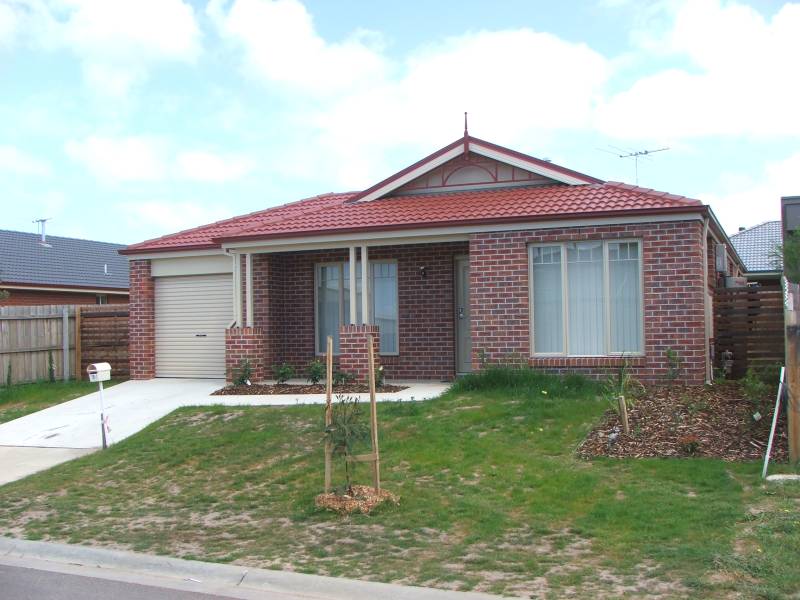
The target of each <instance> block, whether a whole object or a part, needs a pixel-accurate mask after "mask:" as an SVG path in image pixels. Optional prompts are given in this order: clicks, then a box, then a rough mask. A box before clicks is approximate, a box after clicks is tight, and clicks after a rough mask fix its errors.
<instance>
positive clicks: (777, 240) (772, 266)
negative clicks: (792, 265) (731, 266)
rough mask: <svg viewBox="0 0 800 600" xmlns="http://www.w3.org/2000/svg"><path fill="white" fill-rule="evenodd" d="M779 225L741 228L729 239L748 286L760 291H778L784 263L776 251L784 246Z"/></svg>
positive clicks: (777, 223)
mask: <svg viewBox="0 0 800 600" xmlns="http://www.w3.org/2000/svg"><path fill="white" fill-rule="evenodd" d="M782 231H783V229H782V225H781V222H780V221H766V222H765V223H761V224H760V225H756V226H754V227H750V228H746V227H740V228H739V231H738V232H737V233H734V234H733V235H732V236H731V243H732V244H733V247H734V248H735V249H736V252H737V253H738V254H739V256H740V257H741V259H742V261H743V262H744V267H745V271H746V272H745V275H746V276H747V280H748V281H749V282H756V283H759V284H760V285H762V286H763V287H780V285H781V273H782V272H783V260H782V259H781V256H780V253H779V252H778V249H779V248H780V245H781V244H782V243H783V233H782Z"/></svg>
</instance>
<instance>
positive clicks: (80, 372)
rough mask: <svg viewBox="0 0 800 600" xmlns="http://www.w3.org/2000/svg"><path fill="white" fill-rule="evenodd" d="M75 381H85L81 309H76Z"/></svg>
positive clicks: (78, 307) (77, 307)
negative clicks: (82, 356) (82, 364)
mask: <svg viewBox="0 0 800 600" xmlns="http://www.w3.org/2000/svg"><path fill="white" fill-rule="evenodd" d="M75 379H77V380H78V381H80V380H81V379H83V369H82V368H81V307H80V306H76V307H75Z"/></svg>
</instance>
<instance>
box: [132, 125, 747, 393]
mask: <svg viewBox="0 0 800 600" xmlns="http://www.w3.org/2000/svg"><path fill="white" fill-rule="evenodd" d="M718 245H721V246H723V247H730V240H728V238H727V236H726V234H725V232H724V231H723V229H722V228H721V227H720V225H719V223H718V221H717V219H716V218H715V216H714V214H713V213H712V211H711V210H710V208H709V207H708V206H706V205H704V204H702V203H701V202H699V201H698V200H692V199H689V198H685V197H683V196H677V195H673V194H667V193H664V192H657V191H653V190H650V189H643V188H640V187H635V186H632V185H625V184H622V183H613V182H606V181H602V180H600V179H597V178H595V177H591V176H589V175H584V174H582V173H579V172H576V171H573V170H571V169H568V168H564V167H561V166H558V165H556V164H553V163H552V162H550V161H545V160H540V159H537V158H534V157H532V156H528V155H525V154H521V153H519V152H516V151H514V150H510V149H508V148H503V147H501V146H498V145H496V144H493V143H489V142H486V141H483V140H480V139H477V138H474V137H472V136H470V135H468V134H467V133H466V132H465V135H464V137H463V138H460V139H458V140H456V141H455V142H453V143H452V144H449V145H448V146H445V147H444V148H442V149H440V150H438V151H436V152H434V153H433V154H431V155H430V156H427V157H426V158H423V159H422V160H420V161H419V162H417V163H415V164H413V165H411V166H409V167H407V168H405V169H403V170H401V171H399V172H397V173H395V174H394V175H392V176H390V177H388V178H386V179H384V180H383V181H380V182H378V183H376V184H375V185H373V186H371V187H369V188H368V189H366V190H363V191H360V192H349V193H328V194H321V195H319V196H315V197H313V198H307V199H305V200H300V201H298V202H294V203H291V204H285V205H282V206H277V207H274V208H270V209H267V210H263V211H260V212H255V213H251V214H248V215H243V216H240V217H236V218H232V219H228V220H225V221H220V222H217V223H212V224H210V225H205V226H202V227H197V228H195V229H190V230H187V231H182V232H179V233H175V234H172V235H167V236H164V237H161V238H158V239H154V240H150V241H146V242H142V243H139V244H134V245H132V246H129V247H128V248H126V249H125V250H123V251H122V253H123V254H125V255H127V256H128V257H129V259H130V271H131V319H130V327H131V330H130V345H131V347H130V356H131V374H132V376H133V377H134V378H139V379H145V378H151V377H226V376H227V377H228V378H229V379H230V377H231V374H232V373H233V371H234V369H236V368H237V365H239V364H240V363H241V361H243V360H245V359H247V360H249V361H250V363H251V366H252V367H253V369H254V378H255V379H261V378H268V377H269V375H270V367H271V366H272V365H274V364H277V363H283V362H286V363H289V364H291V365H293V366H294V367H295V368H298V369H302V368H304V366H305V365H307V364H308V363H309V362H310V361H312V360H313V359H314V358H315V357H320V356H321V355H322V354H323V353H324V351H325V346H326V338H327V336H332V337H333V340H334V346H335V353H336V359H337V361H338V365H339V367H340V368H341V369H342V370H344V371H348V372H352V373H356V374H358V375H360V376H363V375H364V374H365V373H366V366H365V348H366V342H365V336H366V335H367V334H369V333H371V334H373V335H374V336H375V338H376V340H377V341H376V343H377V347H378V350H379V360H380V363H381V364H382V365H383V367H384V369H385V373H386V376H387V377H388V378H392V379H431V380H434V379H435V380H449V379H452V378H454V377H455V376H456V375H457V374H460V373H466V372H469V371H472V370H476V369H480V368H481V367H483V366H484V365H487V364H493V363H499V362H503V361H509V360H514V361H518V360H520V359H521V360H524V361H526V362H527V363H528V364H530V365H531V366H533V367H537V368H544V369H548V370H553V371H578V372H583V373H587V374H589V375H603V374H605V373H607V372H609V370H610V369H615V368H617V367H619V366H620V365H622V364H623V363H625V362H627V363H628V364H630V366H631V368H632V371H633V373H634V375H635V376H637V377H639V378H640V379H642V380H644V381H655V380H658V379H660V378H662V377H663V376H664V375H665V373H666V372H667V368H668V361H667V358H666V354H665V353H666V350H667V349H668V348H671V349H673V350H675V351H676V352H677V354H678V356H679V357H680V359H681V369H682V373H681V379H682V380H683V381H686V382H688V383H702V382H703V381H705V380H707V379H709V378H710V377H711V372H712V370H711V363H710V359H709V357H710V354H711V351H710V343H711V338H712V337H713V332H712V328H713V324H712V319H711V315H712V314H713V313H712V302H713V287H714V285H715V281H716V273H714V268H715V258H714V256H713V254H714V250H715V248H716V247H717V246H718ZM727 260H728V262H729V265H728V266H727V269H728V270H730V271H732V272H733V273H734V274H736V273H738V272H739V271H740V270H741V269H742V268H743V265H742V264H741V260H740V259H739V257H738V256H737V255H736V252H735V251H733V250H731V251H730V252H729V253H728V258H727Z"/></svg>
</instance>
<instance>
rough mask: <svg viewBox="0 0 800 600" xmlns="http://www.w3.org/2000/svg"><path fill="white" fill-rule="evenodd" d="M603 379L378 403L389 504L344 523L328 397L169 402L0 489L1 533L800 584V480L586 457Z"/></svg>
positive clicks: (282, 565) (334, 564)
mask: <svg viewBox="0 0 800 600" xmlns="http://www.w3.org/2000/svg"><path fill="white" fill-rule="evenodd" d="M597 391H598V390H597V389H596V387H595V386H594V384H592V383H590V382H587V381H586V380H583V379H580V378H567V379H558V378H554V377H547V376H543V375H541V374H538V373H532V372H525V373H524V374H508V373H502V372H499V371H498V372H491V373H489V374H488V375H486V377H485V378H483V379H482V378H479V377H469V378H465V379H463V380H460V381H459V382H458V383H457V384H456V385H455V386H454V388H453V390H451V391H450V392H449V393H447V394H446V395H445V396H444V397H442V398H440V399H439V400H436V401H432V402H425V403H402V404H380V405H379V419H380V435H381V454H382V472H383V481H384V486H385V487H386V488H387V489H389V490H391V491H393V492H395V493H396V494H398V495H399V496H400V505H399V506H398V507H387V508H385V509H381V510H380V511H378V512H377V513H376V514H373V515H372V516H361V515H355V516H351V517H348V518H343V517H339V516H336V515H333V514H331V513H327V512H322V511H319V510H317V509H315V508H314V496H315V495H316V494H317V493H319V491H320V488H321V486H322V475H323V473H322V465H323V457H322V433H321V429H322V410H321V408H320V407H305V406H298V407H287V408H269V407H264V408H261V407H259V408H239V407H236V408H231V407H210V408H209V407H204V408H186V409H180V410H178V411H176V412H174V413H172V414H171V415H169V416H167V417H165V418H164V419H162V420H161V421H159V422H157V423H155V424H153V425H151V426H150V427H148V428H147V429H146V430H144V431H143V432H141V433H140V434H138V435H135V436H133V437H131V438H128V439H127V440H125V441H124V442H122V443H120V444H118V445H116V446H114V447H112V448H111V449H110V450H108V451H106V452H100V453H96V454H93V455H90V456H87V457H84V458H82V459H79V460H77V461H73V462H72V463H68V464H65V465H62V466H59V467H56V468H54V469H52V470H50V471H47V472H44V473H41V474H38V475H34V476H32V477H30V478H28V479H25V480H23V481H19V482H15V483H12V484H9V485H7V486H5V487H3V489H2V495H0V531H2V532H3V533H4V534H6V535H13V536H20V537H27V538H31V539H49V540H59V541H67V542H71V543H82V544H95V545H101V546H108V547H117V548H125V549H132V550H136V551H144V552H151V553H158V554H170V555H176V556H182V557H186V558H198V559H202V560H213V561H220V562H236V563H240V564H248V565H253V566H260V567H267V568H279V569H292V570H296V571H301V572H309V573H319V574H328V575H334V576H344V577H355V578H365V579H372V580H379V581H391V582H398V583H407V584H416V585H430V586H437V587H443V588H452V589H462V590H467V589H475V590H482V591H488V592H495V593H505V594H512V595H519V596H524V597H543V598H545V597H563V596H564V595H568V594H577V595H578V596H585V597H620V596H624V595H639V596H642V595H647V596H648V597H670V598H671V597H725V596H728V595H729V594H731V593H732V592H733V593H735V592H740V593H749V594H752V593H757V594H760V595H763V596H765V597H780V596H781V595H783V594H787V593H790V592H791V591H794V590H796V589H798V586H800V574H798V572H796V570H794V569H792V568H790V567H789V565H790V564H791V562H792V559H790V557H789V556H787V555H786V554H785V553H784V554H783V555H781V552H782V551H781V550H780V549H781V548H789V549H790V550H791V549H792V548H793V549H794V552H795V554H794V557H795V559H796V557H797V556H798V554H797V545H798V543H799V542H800V529H799V528H798V527H797V525H796V523H797V521H799V520H800V517H798V500H800V493H795V492H796V491H797V489H790V488H789V487H786V488H783V489H782V490H781V491H780V494H783V496H781V498H780V502H773V500H774V496H771V495H770V494H776V493H778V492H776V491H775V490H773V489H769V490H767V489H764V488H762V487H761V485H760V480H759V479H758V471H759V468H758V465H757V464H755V463H746V464H732V463H725V462H723V461H719V460H712V459H642V460H634V459H596V460H593V461H584V460H581V459H578V458H576V457H575V454H574V449H575V447H576V446H577V445H578V443H579V442H580V441H581V440H582V439H583V437H584V435H585V434H586V432H587V431H588V430H589V429H590V428H591V427H592V426H593V424H594V423H595V422H596V421H597V419H598V418H600V416H601V415H602V413H603V412H604V410H605V409H606V406H607V405H606V404H605V403H604V402H603V401H602V400H599V399H598V398H597ZM335 476H337V477H338V476H339V474H338V473H337V474H335ZM357 479H360V480H361V481H362V482H364V483H366V482H368V481H369V469H368V467H365V466H363V467H361V470H360V472H357ZM754 510H759V511H761V512H753V511H754ZM784 510H788V511H789V512H782V511H784ZM754 519H756V520H755V521H754ZM762 524H763V527H762V526H761V525H762ZM778 530H779V531H780V534H781V536H782V537H779V536H776V535H775V531H778ZM759 548H760V551H759ZM784 552H785V551H784ZM783 563H785V564H786V565H787V566H786V567H782V566H781V565H782V564H783Z"/></svg>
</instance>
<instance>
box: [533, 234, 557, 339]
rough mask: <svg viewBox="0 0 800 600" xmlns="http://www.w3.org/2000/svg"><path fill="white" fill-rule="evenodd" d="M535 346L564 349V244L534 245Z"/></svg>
mask: <svg viewBox="0 0 800 600" xmlns="http://www.w3.org/2000/svg"><path fill="white" fill-rule="evenodd" d="M532 253H533V265H534V266H533V347H534V351H535V352H537V353H542V354H546V353H561V352H564V317H563V306H562V304H563V302H562V293H561V292H562V280H561V246H546V247H540V248H533V249H532Z"/></svg>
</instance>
